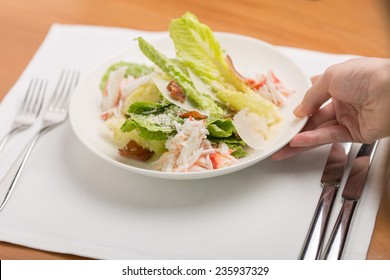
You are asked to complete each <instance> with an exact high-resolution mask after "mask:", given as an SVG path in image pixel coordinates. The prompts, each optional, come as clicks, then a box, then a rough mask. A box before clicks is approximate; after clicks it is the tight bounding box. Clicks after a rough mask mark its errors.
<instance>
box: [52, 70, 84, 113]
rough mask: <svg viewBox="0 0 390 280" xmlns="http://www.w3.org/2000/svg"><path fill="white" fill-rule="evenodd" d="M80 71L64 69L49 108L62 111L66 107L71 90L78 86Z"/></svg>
mask: <svg viewBox="0 0 390 280" xmlns="http://www.w3.org/2000/svg"><path fill="white" fill-rule="evenodd" d="M78 76H79V73H78V71H76V70H74V71H71V70H63V71H62V74H61V76H60V80H59V82H58V84H57V87H56V90H55V95H54V96H53V98H52V102H51V103H50V106H49V110H51V111H61V110H64V109H65V107H66V103H67V100H68V98H69V95H70V92H71V91H72V89H73V88H74V87H75V86H76V84H77V82H78Z"/></svg>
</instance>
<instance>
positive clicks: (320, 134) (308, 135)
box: [290, 125, 353, 147]
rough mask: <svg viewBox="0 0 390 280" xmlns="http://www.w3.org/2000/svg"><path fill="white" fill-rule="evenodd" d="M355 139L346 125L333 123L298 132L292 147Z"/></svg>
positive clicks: (292, 141) (291, 143) (291, 144)
mask: <svg viewBox="0 0 390 280" xmlns="http://www.w3.org/2000/svg"><path fill="white" fill-rule="evenodd" d="M350 141H353V139H352V136H351V133H350V132H349V130H348V129H347V128H346V127H345V126H341V125H331V126H326V127H321V128H317V129H314V130H309V131H304V132H302V133H299V134H297V135H296V136H295V137H294V138H293V139H292V140H291V142H290V146H291V147H310V146H319V145H323V144H329V143H334V142H350Z"/></svg>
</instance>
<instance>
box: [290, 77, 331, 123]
mask: <svg viewBox="0 0 390 280" xmlns="http://www.w3.org/2000/svg"><path fill="white" fill-rule="evenodd" d="M328 85H329V83H328V79H327V78H326V77H325V76H324V75H322V76H321V77H319V78H318V79H317V80H316V81H315V83H314V84H313V86H312V87H311V88H309V90H308V91H307V92H306V94H305V96H304V97H303V100H302V102H301V104H299V105H298V107H297V108H295V110H294V114H295V115H296V116H297V117H298V118H303V117H306V116H309V115H310V114H312V113H314V112H315V111H317V110H318V109H319V108H320V107H321V105H322V104H324V103H325V101H327V100H328V99H329V98H330V94H329V92H328Z"/></svg>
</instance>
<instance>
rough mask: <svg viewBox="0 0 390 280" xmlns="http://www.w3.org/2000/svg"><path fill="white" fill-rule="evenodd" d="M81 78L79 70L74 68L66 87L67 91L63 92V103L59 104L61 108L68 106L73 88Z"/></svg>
mask: <svg viewBox="0 0 390 280" xmlns="http://www.w3.org/2000/svg"><path fill="white" fill-rule="evenodd" d="M78 80H79V71H77V70H74V71H71V76H70V78H69V82H68V87H67V88H66V90H65V91H66V93H64V94H63V98H62V100H61V103H60V104H59V106H58V107H59V110H65V109H66V107H67V103H68V100H69V97H70V93H71V92H72V90H73V88H74V87H75V86H76V85H77V84H78Z"/></svg>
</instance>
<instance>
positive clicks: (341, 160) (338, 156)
mask: <svg viewBox="0 0 390 280" xmlns="http://www.w3.org/2000/svg"><path fill="white" fill-rule="evenodd" d="M351 146H352V143H334V144H333V145H332V147H331V149H330V152H329V156H328V160H327V162H326V164H325V168H324V171H323V174H322V177H321V186H322V193H321V195H320V198H319V200H318V203H317V207H316V210H315V212H314V216H313V219H312V221H311V224H310V227H309V231H308V233H307V236H306V240H305V242H304V244H303V247H302V251H301V253H300V255H299V259H300V260H309V259H310V260H314V259H316V260H317V259H319V258H320V256H321V250H322V246H323V243H324V238H325V234H326V228H327V225H328V221H329V216H330V212H331V209H332V206H333V201H334V198H335V197H336V194H337V190H338V188H339V186H340V182H341V179H342V178H343V174H344V170H345V166H346V164H347V161H348V155H349V152H350V150H351Z"/></svg>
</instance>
